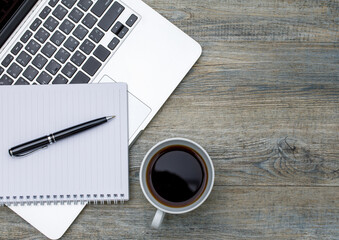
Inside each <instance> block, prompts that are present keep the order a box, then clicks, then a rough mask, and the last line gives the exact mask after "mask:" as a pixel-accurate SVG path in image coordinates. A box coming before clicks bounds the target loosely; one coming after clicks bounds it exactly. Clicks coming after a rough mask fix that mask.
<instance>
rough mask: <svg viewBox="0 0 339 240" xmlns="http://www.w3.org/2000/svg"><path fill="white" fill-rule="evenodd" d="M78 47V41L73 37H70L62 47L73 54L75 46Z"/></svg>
mask: <svg viewBox="0 0 339 240" xmlns="http://www.w3.org/2000/svg"><path fill="white" fill-rule="evenodd" d="M78 45H79V41H78V40H76V39H75V38H74V37H72V36H70V37H69V38H68V39H67V41H66V42H65V43H64V47H65V48H67V49H68V50H70V51H71V52H73V51H74V50H75V49H76V48H77V46H78Z"/></svg>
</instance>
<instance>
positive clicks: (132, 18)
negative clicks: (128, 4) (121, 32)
mask: <svg viewBox="0 0 339 240" xmlns="http://www.w3.org/2000/svg"><path fill="white" fill-rule="evenodd" d="M137 20H138V17H137V16H135V15H134V14H132V15H131V16H130V17H129V18H128V19H127V21H126V25H127V26H129V27H132V26H133V24H134V23H135V22H136V21H137Z"/></svg>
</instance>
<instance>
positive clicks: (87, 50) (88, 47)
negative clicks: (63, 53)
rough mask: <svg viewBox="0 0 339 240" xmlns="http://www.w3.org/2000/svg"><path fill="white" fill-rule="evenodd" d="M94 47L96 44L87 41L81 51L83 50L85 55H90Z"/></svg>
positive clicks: (81, 46)
mask: <svg viewBox="0 0 339 240" xmlns="http://www.w3.org/2000/svg"><path fill="white" fill-rule="evenodd" d="M94 47H95V45H94V43H92V42H91V41H90V40H88V39H86V40H85V41H84V42H83V43H82V44H81V45H80V50H82V51H83V52H84V53H86V54H87V55H88V54H90V53H91V52H92V51H93V49H94Z"/></svg>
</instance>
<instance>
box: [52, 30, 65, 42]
mask: <svg viewBox="0 0 339 240" xmlns="http://www.w3.org/2000/svg"><path fill="white" fill-rule="evenodd" d="M65 38H66V37H65V35H63V34H62V33H61V32H59V31H58V30H57V31H55V33H54V34H53V35H52V37H51V39H50V40H51V42H52V43H54V44H55V45H57V46H60V45H61V43H62V42H63V41H64V40H65Z"/></svg>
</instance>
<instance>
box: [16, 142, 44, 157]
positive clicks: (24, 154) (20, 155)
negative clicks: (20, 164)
mask: <svg viewBox="0 0 339 240" xmlns="http://www.w3.org/2000/svg"><path fill="white" fill-rule="evenodd" d="M47 147H48V145H45V146H42V147H40V148H36V149H33V150H31V151H28V152H25V153H22V154H17V155H15V156H16V157H24V156H26V155H28V154H31V153H32V152H35V151H38V150H40V149H43V148H47Z"/></svg>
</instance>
